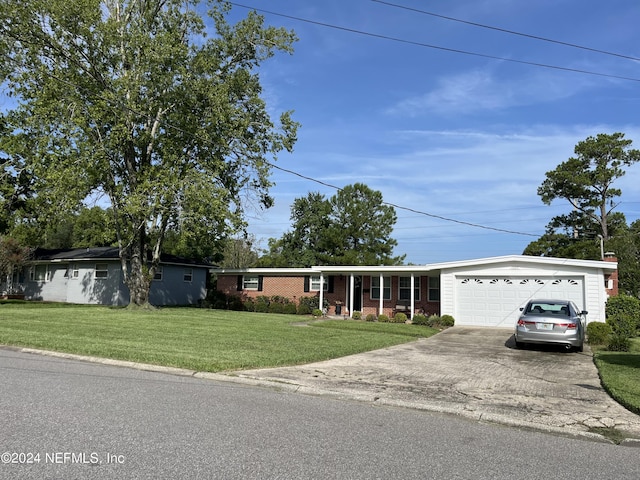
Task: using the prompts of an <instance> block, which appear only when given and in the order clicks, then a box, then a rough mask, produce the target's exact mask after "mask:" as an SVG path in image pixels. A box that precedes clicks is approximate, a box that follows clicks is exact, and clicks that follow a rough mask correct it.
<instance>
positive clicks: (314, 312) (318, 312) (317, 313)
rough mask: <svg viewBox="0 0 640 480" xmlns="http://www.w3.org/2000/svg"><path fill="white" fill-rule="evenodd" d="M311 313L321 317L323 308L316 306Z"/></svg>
mask: <svg viewBox="0 0 640 480" xmlns="http://www.w3.org/2000/svg"><path fill="white" fill-rule="evenodd" d="M311 314H312V315H313V316H314V317H321V316H322V310H320V309H319V308H314V309H313V311H312V312H311Z"/></svg>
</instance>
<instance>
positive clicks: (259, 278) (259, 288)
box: [258, 275, 264, 292]
mask: <svg viewBox="0 0 640 480" xmlns="http://www.w3.org/2000/svg"><path fill="white" fill-rule="evenodd" d="M263 278H264V277H263V276H262V275H258V291H259V292H261V291H262V280H263Z"/></svg>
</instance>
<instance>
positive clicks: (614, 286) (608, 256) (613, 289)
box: [602, 252, 618, 297]
mask: <svg viewBox="0 0 640 480" xmlns="http://www.w3.org/2000/svg"><path fill="white" fill-rule="evenodd" d="M602 260H604V261H605V262H617V261H618V259H617V258H616V257H615V254H614V253H611V252H607V253H605V254H604V258H603V259H602ZM605 290H606V291H607V295H609V296H610V297H613V296H615V295H618V270H615V271H613V272H611V273H610V274H609V275H608V276H605Z"/></svg>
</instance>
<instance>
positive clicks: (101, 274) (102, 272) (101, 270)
mask: <svg viewBox="0 0 640 480" xmlns="http://www.w3.org/2000/svg"><path fill="white" fill-rule="evenodd" d="M108 276H109V265H108V264H107V263H96V273H95V278H107V277H108Z"/></svg>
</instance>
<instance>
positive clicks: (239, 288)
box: [236, 275, 242, 292]
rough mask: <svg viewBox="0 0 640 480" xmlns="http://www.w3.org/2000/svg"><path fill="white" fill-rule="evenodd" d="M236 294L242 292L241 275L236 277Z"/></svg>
mask: <svg viewBox="0 0 640 480" xmlns="http://www.w3.org/2000/svg"><path fill="white" fill-rule="evenodd" d="M236 289H237V290H238V292H241V291H242V275H238V286H237V287H236Z"/></svg>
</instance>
